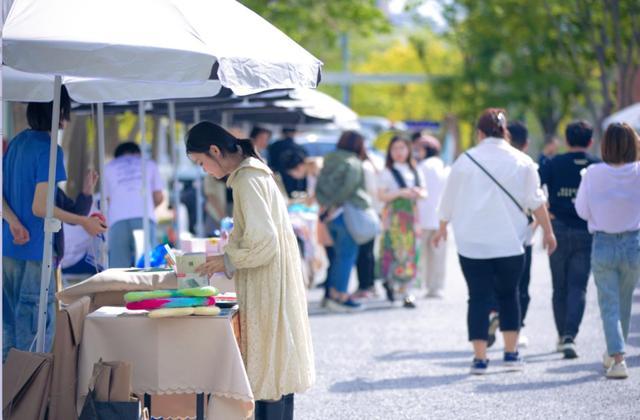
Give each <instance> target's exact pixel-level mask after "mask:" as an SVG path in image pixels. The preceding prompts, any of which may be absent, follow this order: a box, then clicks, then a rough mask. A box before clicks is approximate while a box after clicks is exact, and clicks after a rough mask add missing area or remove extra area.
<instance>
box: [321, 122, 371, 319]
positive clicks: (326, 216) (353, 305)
mask: <svg viewBox="0 0 640 420" xmlns="http://www.w3.org/2000/svg"><path fill="white" fill-rule="evenodd" d="M363 159H366V152H365V149H364V138H363V137H362V135H361V134H359V133H357V132H355V131H345V132H344V133H342V135H341V136H340V139H339V140H338V144H337V146H336V150H335V151H334V152H331V153H329V154H328V155H327V156H326V157H325V160H324V165H323V167H322V170H321V171H320V176H319V177H318V184H317V185H316V198H317V199H318V203H319V204H320V206H321V211H322V216H321V219H323V220H324V222H325V223H326V224H327V227H328V228H329V233H330V235H331V239H332V240H333V258H331V259H330V262H329V272H328V275H327V280H328V282H329V283H328V287H329V299H328V300H327V307H328V308H329V309H330V310H332V311H335V312H353V311H358V310H362V305H361V304H360V303H359V302H356V301H355V300H354V299H352V298H351V296H350V295H349V293H348V289H349V278H350V277H351V271H352V269H353V266H354V264H355V263H356V260H357V257H358V244H357V243H356V241H355V240H354V239H353V237H352V236H351V234H350V233H349V231H348V229H347V225H346V223H345V219H344V214H343V206H344V204H346V203H349V204H351V205H353V206H355V207H357V208H359V209H368V208H369V207H370V206H371V197H369V195H368V194H367V192H366V188H365V179H364V170H363V168H362V161H363Z"/></svg>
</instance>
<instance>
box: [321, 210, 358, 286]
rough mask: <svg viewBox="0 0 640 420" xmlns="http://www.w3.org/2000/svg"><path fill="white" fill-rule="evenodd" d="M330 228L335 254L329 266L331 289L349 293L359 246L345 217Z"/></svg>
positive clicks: (334, 222) (340, 218)
mask: <svg viewBox="0 0 640 420" xmlns="http://www.w3.org/2000/svg"><path fill="white" fill-rule="evenodd" d="M328 227H329V233H330V234H331V238H332V239H333V252H334V258H333V261H332V263H331V265H330V266H329V279H328V280H329V287H333V288H334V289H336V290H337V291H338V292H340V293H347V289H348V288H349V278H350V277H351V270H352V269H353V266H354V264H355V263H356V259H357V258H358V244H357V243H356V242H355V241H354V240H353V238H352V237H351V235H350V234H349V231H348V230H347V226H346V225H345V223H344V216H343V215H340V216H338V217H337V218H335V219H333V220H332V221H331V222H330V223H329V226H328Z"/></svg>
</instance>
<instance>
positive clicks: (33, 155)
mask: <svg viewBox="0 0 640 420" xmlns="http://www.w3.org/2000/svg"><path fill="white" fill-rule="evenodd" d="M52 111H53V103H52V102H49V103H36V102H31V103H29V104H28V105H27V121H28V124H29V127H30V128H29V129H26V130H24V131H22V132H20V133H19V134H18V135H17V136H15V137H14V138H13V140H12V141H11V142H10V143H9V147H8V148H7V152H6V154H5V156H4V159H3V184H2V188H3V190H2V210H3V211H2V219H3V222H2V242H3V244H4V245H3V250H2V304H3V308H2V327H3V328H2V331H3V332H2V337H3V343H2V344H3V346H2V359H3V360H5V359H6V356H7V354H8V352H9V349H10V348H12V347H15V348H17V349H18V350H29V349H30V348H31V347H32V344H33V342H34V338H35V335H36V331H37V324H38V316H37V314H38V303H39V296H40V276H41V269H42V258H43V251H44V217H46V197H47V180H48V178H49V164H48V163H49V148H50V144H51V137H50V131H51V120H52ZM70 112H71V101H70V99H69V95H68V94H67V91H66V89H65V88H63V89H62V94H61V101H60V128H64V126H65V125H66V122H67V121H69V117H70ZM57 154H58V155H57V159H58V161H57V164H56V173H55V182H56V183H58V182H60V181H64V180H66V173H65V170H64V159H63V154H62V149H61V148H60V146H58V151H57ZM53 215H54V217H55V218H56V219H59V220H61V221H63V222H65V223H69V224H75V225H80V226H82V227H83V228H84V229H85V230H86V231H87V232H88V233H89V234H91V235H97V234H98V233H102V232H104V231H105V230H106V227H105V226H104V225H103V224H102V222H101V221H100V220H99V219H97V218H91V217H86V216H80V215H76V214H73V213H70V212H68V211H65V210H62V209H60V208H58V207H56V208H54V214H53ZM54 292H55V287H54V284H53V275H52V277H51V286H50V288H49V296H48V301H47V305H48V307H49V310H48V317H47V330H46V335H45V350H46V351H48V350H49V349H50V346H51V341H52V338H53V325H54V324H53V320H54V314H55V307H54V302H55V299H54Z"/></svg>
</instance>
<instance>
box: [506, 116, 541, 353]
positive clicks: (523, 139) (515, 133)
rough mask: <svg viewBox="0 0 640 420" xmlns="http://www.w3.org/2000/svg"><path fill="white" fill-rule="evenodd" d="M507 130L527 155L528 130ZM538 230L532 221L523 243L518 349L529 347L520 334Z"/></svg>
mask: <svg viewBox="0 0 640 420" xmlns="http://www.w3.org/2000/svg"><path fill="white" fill-rule="evenodd" d="M507 129H508V130H509V137H510V142H511V145H512V146H513V147H515V148H516V149H518V150H519V151H521V152H522V153H527V150H528V149H529V130H527V126H525V125H524V123H523V122H521V121H514V122H512V123H510V124H509V125H508V126H507ZM537 229H538V222H537V221H535V220H534V221H533V223H531V224H530V225H529V231H528V234H527V238H526V240H525V242H524V270H523V271H522V277H521V278H520V283H519V285H520V286H519V292H518V296H519V297H520V319H521V325H520V328H521V329H520V334H519V335H518V347H527V346H528V345H529V339H528V338H527V336H525V335H524V334H523V333H522V328H524V319H525V318H526V316H527V311H528V310H529V303H530V302H531V296H530V295H529V284H530V283H531V258H532V253H533V252H532V251H533V244H534V240H533V237H534V235H535V232H536V230H537Z"/></svg>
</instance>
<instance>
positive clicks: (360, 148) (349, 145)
mask: <svg viewBox="0 0 640 420" xmlns="http://www.w3.org/2000/svg"><path fill="white" fill-rule="evenodd" d="M336 148H337V149H340V150H346V151H348V152H353V153H355V154H356V155H358V157H359V158H360V160H367V159H369V156H368V155H367V149H366V148H365V146H364V137H363V136H362V134H360V133H358V132H357V131H352V130H348V131H345V132H343V133H342V135H341V136H340V139H339V140H338V144H337V146H336Z"/></svg>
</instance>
